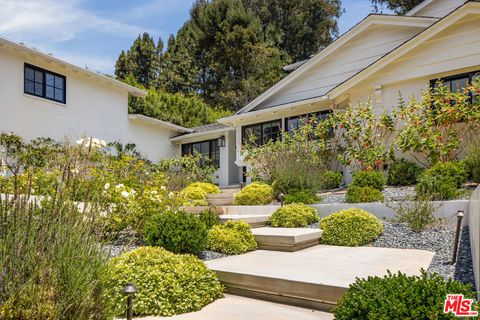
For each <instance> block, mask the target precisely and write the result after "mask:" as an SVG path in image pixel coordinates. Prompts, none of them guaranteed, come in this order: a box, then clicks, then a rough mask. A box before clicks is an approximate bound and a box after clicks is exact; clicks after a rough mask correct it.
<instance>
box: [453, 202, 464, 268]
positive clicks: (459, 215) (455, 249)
mask: <svg viewBox="0 0 480 320" xmlns="http://www.w3.org/2000/svg"><path fill="white" fill-rule="evenodd" d="M464 215H465V213H464V212H463V211H462V210H458V212H457V232H456V233H455V243H454V245H453V256H452V264H454V263H455V262H457V254H458V244H459V242H460V232H461V229H462V220H463V216H464Z"/></svg>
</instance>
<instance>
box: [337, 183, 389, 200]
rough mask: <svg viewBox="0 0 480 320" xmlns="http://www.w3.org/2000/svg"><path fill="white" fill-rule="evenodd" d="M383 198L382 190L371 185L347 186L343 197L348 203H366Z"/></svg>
mask: <svg viewBox="0 0 480 320" xmlns="http://www.w3.org/2000/svg"><path fill="white" fill-rule="evenodd" d="M383 200H384V196H383V193H382V191H380V190H378V189H374V188H371V187H357V186H354V185H349V186H348V188H347V195H346V197H345V201H347V202H348V203H368V202H377V201H383Z"/></svg>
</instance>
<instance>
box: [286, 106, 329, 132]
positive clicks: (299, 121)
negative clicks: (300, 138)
mask: <svg viewBox="0 0 480 320" xmlns="http://www.w3.org/2000/svg"><path fill="white" fill-rule="evenodd" d="M331 113H332V110H325V111H320V112H314V113H308V114H303V115H299V116H295V117H290V118H286V119H285V131H286V132H290V131H293V130H296V129H298V128H300V127H301V126H302V125H304V124H306V123H309V122H314V123H318V122H319V121H322V120H325V119H326V118H327V117H328V116H329V115H330V114H331Z"/></svg>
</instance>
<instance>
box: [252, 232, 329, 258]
mask: <svg viewBox="0 0 480 320" xmlns="http://www.w3.org/2000/svg"><path fill="white" fill-rule="evenodd" d="M252 233H253V237H254V238H255V241H256V242H257V244H258V249H262V250H272V251H286V252H295V251H298V250H302V249H305V248H309V247H313V246H316V245H318V244H319V243H320V238H321V237H322V230H320V229H311V228H268V227H264V228H256V229H253V230H252Z"/></svg>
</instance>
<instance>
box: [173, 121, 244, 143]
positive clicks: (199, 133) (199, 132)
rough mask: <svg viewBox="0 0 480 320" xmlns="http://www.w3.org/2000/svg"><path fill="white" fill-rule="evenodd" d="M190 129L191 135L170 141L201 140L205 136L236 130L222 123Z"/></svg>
mask: <svg viewBox="0 0 480 320" xmlns="http://www.w3.org/2000/svg"><path fill="white" fill-rule="evenodd" d="M190 129H191V130H192V131H191V132H190V133H188V134H183V135H180V136H176V137H173V138H170V141H172V142H176V141H181V140H185V139H190V138H200V137H203V136H208V135H213V134H221V133H224V132H227V131H232V130H235V128H234V127H230V126H227V125H225V124H222V123H211V124H207V125H204V126H199V127H193V128H190Z"/></svg>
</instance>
